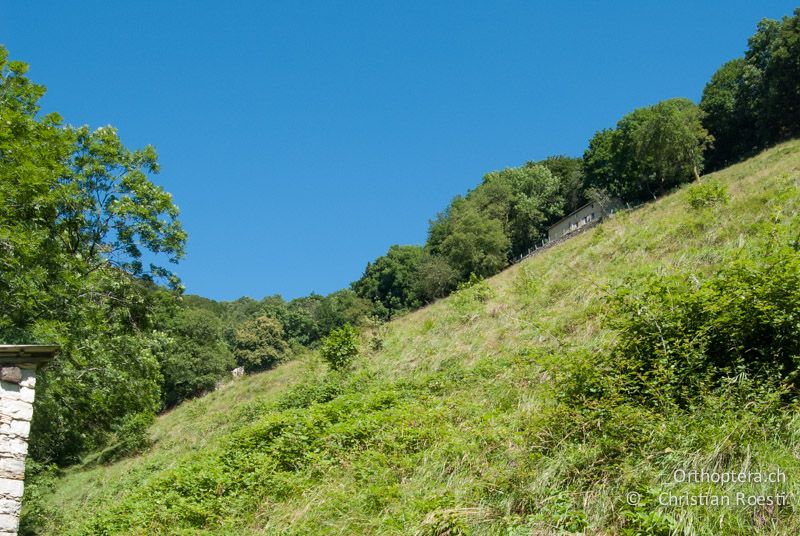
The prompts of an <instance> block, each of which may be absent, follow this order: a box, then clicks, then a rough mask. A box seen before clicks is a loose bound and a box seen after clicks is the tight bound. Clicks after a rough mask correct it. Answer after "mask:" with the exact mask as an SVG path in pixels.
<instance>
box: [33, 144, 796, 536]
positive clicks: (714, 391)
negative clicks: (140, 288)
mask: <svg viewBox="0 0 800 536" xmlns="http://www.w3.org/2000/svg"><path fill="white" fill-rule="evenodd" d="M702 181H703V182H702V183H701V184H707V183H712V184H716V185H719V188H723V189H724V190H725V191H726V193H727V197H729V201H728V202H727V203H712V204H709V205H707V206H706V205H704V206H703V207H702V208H701V209H698V208H694V207H693V206H692V204H693V203H692V199H693V198H694V196H695V194H693V193H692V192H693V190H694V188H695V186H694V185H692V186H689V187H686V188H683V189H680V190H679V191H677V192H676V193H674V194H671V195H668V196H666V197H664V198H663V199H661V200H659V201H658V202H656V203H653V204H649V205H645V206H644V207H642V208H640V209H637V210H635V211H629V212H622V213H619V214H617V215H616V216H615V217H614V218H612V219H611V220H609V221H607V222H605V223H604V224H602V225H601V226H599V227H596V228H594V229H592V230H590V231H588V232H586V233H584V234H581V235H579V236H577V237H576V238H574V239H572V240H569V241H567V242H565V243H564V244H561V245H559V246H557V247H554V248H552V249H549V250H545V251H544V252H542V253H540V254H538V255H536V256H534V257H532V258H530V259H528V260H526V261H524V262H522V263H521V264H519V265H516V266H514V267H512V268H511V269H509V270H506V271H504V272H503V273H501V274H499V275H498V276H496V277H493V278H491V279H488V280H483V281H482V280H480V279H478V278H473V279H472V281H471V282H470V283H468V284H465V285H462V286H461V288H460V289H459V290H458V291H456V292H455V293H454V294H453V295H452V296H450V297H449V298H447V299H444V300H440V301H438V302H436V303H435V304H432V305H430V306H428V307H426V308H424V309H421V310H419V311H417V312H414V313H411V314H409V315H406V316H403V317H401V318H398V319H396V320H394V321H392V322H391V323H389V324H386V325H384V326H382V327H379V326H375V327H373V328H371V329H369V330H366V331H362V333H361V336H360V340H359V341H358V349H359V354H358V355H356V356H354V357H353V362H352V366H351V368H349V369H348V370H346V371H338V370H331V368H330V367H329V366H327V365H326V364H325V363H324V362H323V361H322V360H321V358H320V357H319V356H318V355H317V354H315V353H313V352H312V353H308V354H305V355H304V357H302V358H299V359H297V360H294V361H292V362H290V363H286V364H284V365H280V366H278V367H277V368H275V369H274V370H271V371H268V372H265V373H262V374H257V375H253V376H251V377H248V378H245V379H244V380H241V381H240V382H235V383H232V384H229V385H227V386H226V387H224V388H222V389H221V390H219V391H216V392H214V393H212V394H210V395H208V396H206V397H203V398H200V399H196V400H193V401H190V402H187V403H184V404H182V405H181V406H179V407H178V408H176V409H175V410H174V411H172V412H170V413H168V414H166V415H164V416H162V417H159V419H158V420H157V422H156V424H155V426H154V427H153V429H152V430H151V438H152V440H153V441H154V444H153V446H152V447H150V448H149V449H148V450H146V451H144V452H142V453H141V454H139V455H138V456H136V457H132V458H126V459H123V460H121V461H119V462H116V463H113V464H107V465H96V464H95V465H92V466H89V467H75V468H73V469H70V470H68V471H66V472H63V473H62V474H60V475H58V476H56V475H55V474H51V473H47V472H44V473H42V476H41V478H42V480H41V482H42V484H41V485H40V484H38V483H36V482H35V483H33V484H32V486H31V487H32V494H31V496H30V497H29V498H28V503H27V505H26V512H27V513H28V514H27V516H26V521H27V523H28V527H30V530H33V527H36V529H35V530H36V531H38V532H39V533H41V534H60V535H64V534H75V535H77V534H81V535H86V534H98V535H100V534H209V535H210V534H220V535H222V534H225V535H251V534H340V535H346V534H347V535H349V534H420V535H424V534H430V535H437V536H440V535H444V534H487V535H488V534H492V535H494V534H526V535H527V534H563V533H619V534H673V533H696V534H719V533H720V532H722V533H725V534H741V535H746V534H753V533H754V532H763V533H776V534H778V533H780V534H790V533H796V532H797V531H798V530H800V517H798V516H797V515H796V513H795V509H794V508H793V507H791V506H788V507H774V506H765V505H761V506H758V505H756V506H737V505H735V504H732V505H730V506H720V507H713V508H710V507H708V506H702V505H700V506H675V505H669V504H661V503H662V502H663V501H665V500H666V499H665V498H668V497H669V496H675V497H680V496H684V495H691V494H695V495H696V494H701V493H705V494H710V495H713V494H718V495H731V496H734V497H735V494H736V493H742V494H745V495H746V496H750V495H759V494H763V495H776V494H780V493H786V494H788V493H798V492H800V489H798V485H797V482H798V481H800V480H798V478H799V477H800V463H798V461H797V458H796V456H795V454H794V453H795V445H796V437H797V434H798V433H800V421H798V420H797V418H796V417H795V413H796V411H795V410H796V409H797V402H796V382H797V379H796V370H797V362H796V356H797V353H798V351H797V350H798V345H799V344H800V330H798V328H797V321H796V318H797V315H798V311H797V304H798V303H800V300H798V296H797V292H798V290H797V289H798V278H800V252H799V248H798V243H797V231H796V229H797V223H798V221H799V220H798V218H800V142H791V143H788V144H784V145H780V146H778V147H777V148H775V149H772V150H770V151H767V152H765V153H763V154H761V155H759V156H758V157H756V158H754V159H752V160H749V161H747V162H745V163H743V164H739V165H736V166H733V167H731V168H729V169H726V170H725V171H723V172H720V173H715V174H713V175H711V176H709V177H704V178H703V179H702ZM715 188H717V187H715ZM376 340H379V341H380V342H379V344H376V343H375V341H376ZM701 469H704V470H707V471H736V472H739V471H765V472H770V471H781V472H783V473H784V474H785V475H786V479H785V481H784V482H780V483H777V484H775V483H773V484H767V483H754V482H749V483H726V484H721V483H693V482H686V481H679V479H676V478H675V476H674V475H675V471H676V470H683V471H690V470H697V471H700V470H701ZM48 475H50V476H48ZM47 478H51V479H52V478H57V482H56V484H55V486H54V488H55V492H54V493H52V494H46V493H43V492H42V493H40V490H43V489H47V487H48V486H50V485H51V482H48V481H47V480H46V479H47ZM40 486H41V487H40ZM631 494H635V495H631ZM628 497H636V498H637V500H636V501H629V500H628ZM87 512H90V514H87ZM34 513H35V514H34Z"/></svg>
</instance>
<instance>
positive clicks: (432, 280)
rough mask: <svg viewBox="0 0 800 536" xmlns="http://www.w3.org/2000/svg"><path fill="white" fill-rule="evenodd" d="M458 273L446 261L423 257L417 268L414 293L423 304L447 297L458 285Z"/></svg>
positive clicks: (440, 258) (432, 256) (438, 258)
mask: <svg viewBox="0 0 800 536" xmlns="http://www.w3.org/2000/svg"><path fill="white" fill-rule="evenodd" d="M458 277H459V276H458V272H457V271H456V270H455V268H453V267H452V266H450V264H449V263H448V262H447V259H445V258H444V257H441V256H439V255H425V256H424V257H423V258H422V260H421V261H420V263H419V265H418V266H417V273H416V280H415V281H414V292H415V293H416V295H417V296H418V297H419V299H420V300H421V301H422V302H423V303H430V302H432V301H434V300H437V299H439V298H444V297H445V296H447V295H448V294H449V293H450V292H451V291H452V290H453V289H454V288H456V285H457V284H458Z"/></svg>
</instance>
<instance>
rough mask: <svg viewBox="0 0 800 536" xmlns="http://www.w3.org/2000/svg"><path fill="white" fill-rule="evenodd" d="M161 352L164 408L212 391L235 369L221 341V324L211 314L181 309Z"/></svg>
mask: <svg viewBox="0 0 800 536" xmlns="http://www.w3.org/2000/svg"><path fill="white" fill-rule="evenodd" d="M168 333H169V335H170V336H171V340H169V341H168V342H167V347H166V348H165V349H164V351H163V358H162V361H161V373H162V375H163V376H164V385H163V389H162V397H163V400H164V405H165V406H166V407H172V406H174V405H175V404H178V403H179V402H181V401H183V400H186V399H187V398H191V397H194V396H197V395H200V394H202V393H204V392H208V391H211V390H213V389H214V387H215V385H216V383H217V382H218V381H219V380H220V379H221V378H223V377H225V376H226V375H227V374H228V373H229V371H230V370H231V369H232V368H233V367H234V366H235V363H236V362H235V360H234V358H233V354H232V353H231V351H230V350H229V349H228V345H227V344H226V343H225V340H224V339H223V332H222V322H221V320H220V319H219V318H218V317H217V316H216V315H214V313H212V312H210V311H208V310H206V309H199V308H189V307H183V308H181V309H179V310H178V311H176V313H175V315H174V316H173V318H172V321H171V325H170V327H169V331H168Z"/></svg>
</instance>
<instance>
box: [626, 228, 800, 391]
mask: <svg viewBox="0 0 800 536" xmlns="http://www.w3.org/2000/svg"><path fill="white" fill-rule="evenodd" d="M781 242H782V243H781ZM612 309H613V314H612V315H611V324H612V326H613V327H614V328H615V329H616V331H617V332H618V334H619V342H618V344H617V346H616V348H615V349H614V351H613V352H612V354H613V355H612V358H613V360H614V362H616V363H617V370H619V371H620V373H621V374H622V375H624V381H622V382H620V384H621V385H624V387H623V389H624V390H625V391H626V392H627V393H628V394H630V395H632V396H634V397H635V398H637V399H640V400H643V401H649V402H652V403H668V404H673V403H674V404H677V405H679V406H686V405H688V404H690V403H691V402H692V400H694V399H696V398H697V395H699V394H702V393H704V392H708V391H709V390H713V389H715V388H716V387H718V386H719V385H720V384H721V382H722V380H723V379H726V378H732V377H735V376H738V375H740V374H745V375H747V376H748V377H751V378H755V379H757V380H758V381H760V382H762V383H764V384H769V385H773V386H774V387H779V386H781V385H782V384H783V385H784V386H786V387H789V388H792V389H794V388H796V386H797V382H798V378H797V374H798V365H800V357H799V356H800V322H798V319H799V318H800V254H799V253H798V251H797V249H796V248H795V247H792V246H790V245H787V244H786V242H785V241H781V240H780V239H770V240H769V241H768V243H764V244H763V245H761V246H759V247H757V248H755V249H754V250H752V251H749V252H745V253H743V254H740V255H739V256H738V257H737V258H734V259H732V261H731V262H729V263H727V264H726V266H725V267H724V268H723V269H721V270H720V271H718V272H717V273H716V274H715V275H714V276H712V277H711V278H710V279H709V280H708V281H706V282H704V283H702V284H699V285H694V284H692V283H691V282H690V278H688V277H686V276H685V275H680V276H675V277H667V278H655V277H653V278H650V279H648V280H646V281H645V283H644V284H642V285H641V286H638V287H636V288H634V287H632V286H628V287H626V288H624V289H622V290H621V291H620V292H619V293H618V294H617V296H616V297H615V298H614V300H613V307H612Z"/></svg>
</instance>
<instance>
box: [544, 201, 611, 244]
mask: <svg viewBox="0 0 800 536" xmlns="http://www.w3.org/2000/svg"><path fill="white" fill-rule="evenodd" d="M622 206H623V205H622V202H621V201H619V200H617V199H612V200H609V201H607V202H605V203H601V202H599V201H591V202H589V203H586V204H585V205H583V206H582V207H580V208H579V209H577V210H576V211H574V212H572V213H571V214H568V215H567V216H565V217H563V218H562V219H560V220H558V221H557V222H556V223H554V224H553V225H551V226H550V228H549V229H547V239H548V240H550V241H553V240H558V239H559V238H561V237H562V236H566V235H568V234H570V233H574V232H575V231H577V230H579V229H581V228H583V227H584V226H586V225H590V224H591V225H593V224H596V223H598V222H600V221H602V219H603V218H605V217H606V216H608V215H610V214H613V213H614V212H616V211H617V210H619V209H620V208H622Z"/></svg>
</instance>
